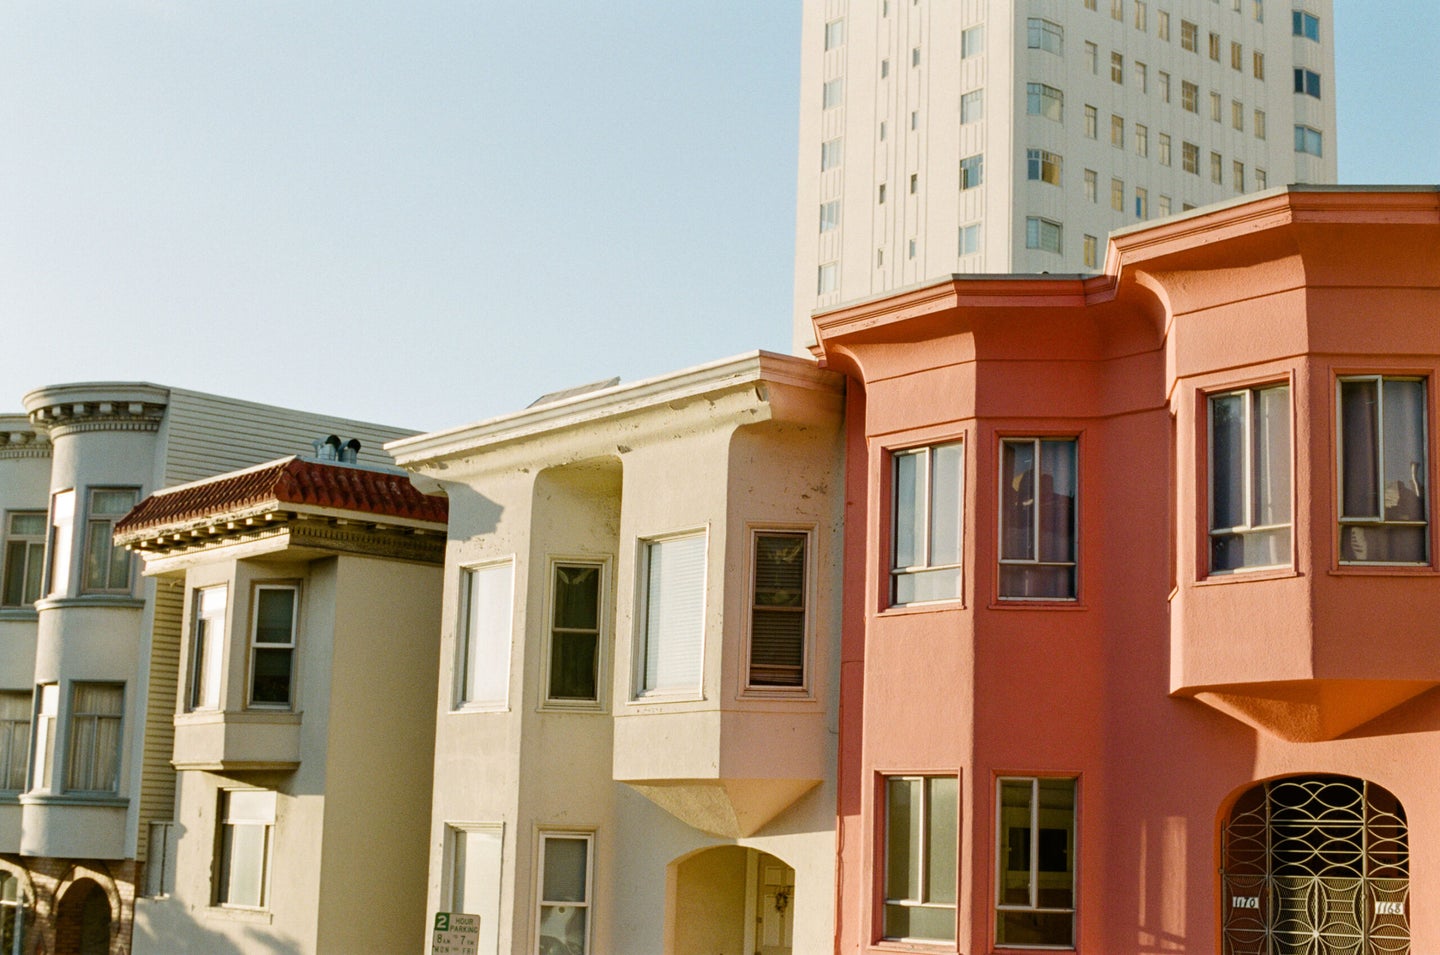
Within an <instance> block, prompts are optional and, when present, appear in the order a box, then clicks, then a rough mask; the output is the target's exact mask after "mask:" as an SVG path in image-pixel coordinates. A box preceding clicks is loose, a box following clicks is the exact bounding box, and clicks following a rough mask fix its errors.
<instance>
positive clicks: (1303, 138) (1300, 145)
mask: <svg viewBox="0 0 1440 955" xmlns="http://www.w3.org/2000/svg"><path fill="white" fill-rule="evenodd" d="M1295 151H1296V152H1297V153H1308V154H1310V155H1311V156H1320V155H1323V154H1324V142H1323V137H1322V136H1321V133H1320V130H1318V129H1311V128H1310V127H1309V126H1296V127H1295Z"/></svg>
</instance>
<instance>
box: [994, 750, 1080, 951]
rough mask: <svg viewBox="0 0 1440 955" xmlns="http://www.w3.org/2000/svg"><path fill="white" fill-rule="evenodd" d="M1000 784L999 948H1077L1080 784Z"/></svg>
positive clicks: (1041, 780)
mask: <svg viewBox="0 0 1440 955" xmlns="http://www.w3.org/2000/svg"><path fill="white" fill-rule="evenodd" d="M996 785H997V790H998V792H997V798H996V803H997V806H998V811H997V813H996V821H995V828H996V833H995V841H996V852H995V856H996V863H997V865H996V868H997V869H998V872H997V873H996V880H995V886H996V889H995V944H996V945H997V946H1000V947H1005V948H1010V947H1016V948H1074V947H1075V780H1074V779H1073V778H1046V777H1020V778H1013V777H1011V778H1007V777H1002V778H1000V779H999V780H997V783H996Z"/></svg>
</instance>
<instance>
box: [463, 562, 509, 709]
mask: <svg viewBox="0 0 1440 955" xmlns="http://www.w3.org/2000/svg"><path fill="white" fill-rule="evenodd" d="M465 576H466V587H465V590H466V601H465V604H466V606H465V640H464V646H463V647H462V649H461V660H460V664H461V678H460V701H459V702H460V703H462V704H470V705H476V706H504V705H505V704H506V702H507V701H508V700H509V689H510V627H511V623H510V614H511V609H512V605H513V604H514V598H513V596H512V594H513V592H514V584H515V570H514V565H513V564H511V563H510V562H509V561H506V562H505V563H503V564H491V565H489V566H488V567H475V568H472V569H470V570H467V571H466V572H465Z"/></svg>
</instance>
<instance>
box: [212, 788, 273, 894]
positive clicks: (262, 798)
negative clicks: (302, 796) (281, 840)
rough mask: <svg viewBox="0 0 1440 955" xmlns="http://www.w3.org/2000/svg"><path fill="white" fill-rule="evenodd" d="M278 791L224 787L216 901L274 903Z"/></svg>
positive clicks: (221, 795) (216, 878)
mask: <svg viewBox="0 0 1440 955" xmlns="http://www.w3.org/2000/svg"><path fill="white" fill-rule="evenodd" d="M274 827H275V791H274V790H256V789H222V790H221V791H220V837H219V839H218V840H217V842H218V843H219V845H218V846H217V849H218V852H217V855H216V859H215V876H214V878H215V883H214V884H215V904H216V905H221V906H235V907H239V908H247V909H263V908H265V907H267V906H268V905H269V903H270V899H269V895H270V868H271V861H272V860H271V854H272V830H273V829H274Z"/></svg>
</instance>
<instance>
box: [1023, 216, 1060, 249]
mask: <svg viewBox="0 0 1440 955" xmlns="http://www.w3.org/2000/svg"><path fill="white" fill-rule="evenodd" d="M1060 231H1061V227H1060V223H1058V222H1052V221H1051V220H1049V219H1042V218H1041V217H1039V216H1027V217H1026V218H1025V248H1027V249H1039V250H1040V251H1042V252H1054V253H1055V254H1056V255H1059V254H1060V249H1061V248H1062V243H1061V235H1060Z"/></svg>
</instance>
